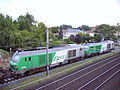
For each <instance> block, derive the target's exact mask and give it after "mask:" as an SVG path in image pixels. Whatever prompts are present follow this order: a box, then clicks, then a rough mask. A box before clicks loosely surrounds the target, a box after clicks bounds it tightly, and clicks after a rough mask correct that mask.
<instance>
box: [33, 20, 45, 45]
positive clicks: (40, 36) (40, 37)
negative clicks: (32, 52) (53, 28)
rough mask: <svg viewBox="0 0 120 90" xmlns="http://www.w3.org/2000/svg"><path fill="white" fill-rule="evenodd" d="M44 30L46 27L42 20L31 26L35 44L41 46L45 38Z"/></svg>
mask: <svg viewBox="0 0 120 90" xmlns="http://www.w3.org/2000/svg"><path fill="white" fill-rule="evenodd" d="M45 30H46V27H45V24H44V23H43V22H40V23H38V26H37V27H33V33H34V36H33V40H34V42H36V44H35V46H43V44H44V42H45V39H46V34H45Z"/></svg>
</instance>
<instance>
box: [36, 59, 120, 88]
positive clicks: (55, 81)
mask: <svg viewBox="0 0 120 90" xmlns="http://www.w3.org/2000/svg"><path fill="white" fill-rule="evenodd" d="M116 59H118V58H116ZM116 59H113V60H112V61H110V62H108V63H105V64H103V65H101V66H100V67H102V66H104V65H106V64H109V63H111V62H113V61H114V60H116ZM99 63H101V62H98V63H96V64H93V65H91V66H88V67H86V68H83V69H81V70H79V71H77V72H75V73H72V74H69V75H68V76H65V77H63V78H61V79H58V80H56V81H54V82H52V83H49V84H47V85H45V86H42V87H40V88H38V89H36V90H40V89H42V88H45V87H47V86H49V85H52V84H54V83H57V82H59V81H61V80H63V79H65V78H68V77H70V76H73V75H75V74H77V73H79V72H81V71H83V70H86V69H88V68H90V67H92V66H95V65H97V64H99ZM100 67H98V68H100ZM94 70H97V68H95V69H93V70H91V71H90V72H88V73H86V74H84V75H82V76H80V78H81V77H83V76H85V75H87V74H89V73H91V72H92V71H94ZM71 82H72V81H71ZM71 82H68V83H67V84H69V83H71ZM67 84H64V85H63V86H61V87H64V86H66V85H67Z"/></svg>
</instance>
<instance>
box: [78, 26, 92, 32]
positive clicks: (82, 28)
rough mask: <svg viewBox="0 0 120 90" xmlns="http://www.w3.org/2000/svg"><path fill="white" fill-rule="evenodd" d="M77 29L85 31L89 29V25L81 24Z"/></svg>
mask: <svg viewBox="0 0 120 90" xmlns="http://www.w3.org/2000/svg"><path fill="white" fill-rule="evenodd" d="M78 29H80V30H83V31H87V30H90V27H89V26H88V25H82V26H80V27H78Z"/></svg>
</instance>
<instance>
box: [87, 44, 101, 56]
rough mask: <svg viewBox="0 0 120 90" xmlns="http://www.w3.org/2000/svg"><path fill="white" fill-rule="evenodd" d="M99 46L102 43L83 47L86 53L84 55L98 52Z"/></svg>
mask: <svg viewBox="0 0 120 90" xmlns="http://www.w3.org/2000/svg"><path fill="white" fill-rule="evenodd" d="M101 46H102V45H94V46H88V47H87V48H86V49H85V54H86V55H91V54H93V53H99V52H100V50H101Z"/></svg>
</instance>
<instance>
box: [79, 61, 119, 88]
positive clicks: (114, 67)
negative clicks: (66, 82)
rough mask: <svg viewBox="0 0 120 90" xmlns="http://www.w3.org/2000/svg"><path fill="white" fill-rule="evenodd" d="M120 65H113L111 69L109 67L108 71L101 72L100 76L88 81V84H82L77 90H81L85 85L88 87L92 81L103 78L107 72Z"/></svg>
mask: <svg viewBox="0 0 120 90" xmlns="http://www.w3.org/2000/svg"><path fill="white" fill-rule="evenodd" d="M118 65H120V63H118V64H116V65H114V66H113V67H111V68H110V69H108V70H107V71H105V72H103V73H102V74H100V75H99V76H97V77H95V78H94V79H92V80H91V81H89V82H88V83H86V84H84V85H83V86H82V87H80V88H79V89H77V90H81V89H82V88H84V87H86V86H87V85H89V84H90V83H92V82H93V81H95V80H96V79H98V78H100V77H101V76H103V75H104V74H106V73H107V72H109V71H111V70H112V69H113V68H115V67H116V66H118Z"/></svg>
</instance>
